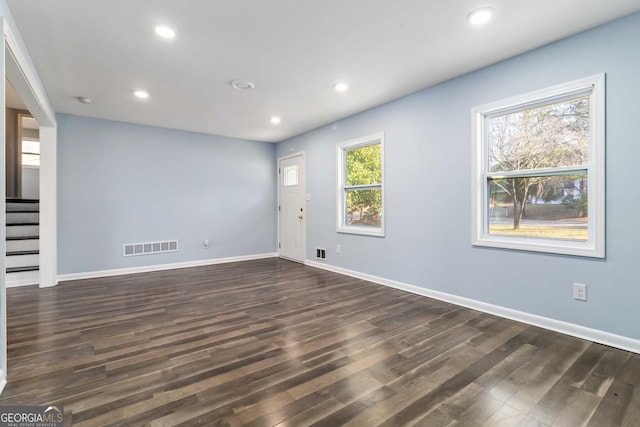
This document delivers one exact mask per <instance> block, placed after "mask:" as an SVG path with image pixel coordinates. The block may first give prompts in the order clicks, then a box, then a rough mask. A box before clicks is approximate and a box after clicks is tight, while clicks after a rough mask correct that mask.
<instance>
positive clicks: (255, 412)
mask: <svg viewBox="0 0 640 427" xmlns="http://www.w3.org/2000/svg"><path fill="white" fill-rule="evenodd" d="M7 298H8V304H7V325H8V326H7V333H8V366H9V370H8V383H7V385H6V387H5V390H4V392H3V394H2V395H1V396H0V404H1V405H14V404H15V405H17V404H19V405H49V404H58V405H62V406H64V408H65V423H66V425H73V426H85V427H86V426H101V427H102V426H108V425H117V426H143V425H144V426H154V427H159V426H188V427H191V426H194V425H206V426H261V427H262V426H265V427H266V426H269V427H271V426H279V427H285V426H286V427H291V426H295V427H298V426H311V425H314V426H330V427H334V426H341V425H344V426H361V427H373V426H389V427H396V426H411V425H414V426H429V427H433V426H453V425H460V426H462V425H464V426H482V425H484V426H550V425H563V426H564V425H566V426H573V425H589V426H594V427H601V426H610V425H616V426H617V425H621V426H622V425H625V426H626V425H630V426H635V425H640V409H638V408H640V373H639V372H640V355H637V354H632V353H629V352H625V351H622V350H617V349H612V348H609V347H606V346H602V345H599V344H593V343H590V342H587V341H584V340H580V339H577V338H573V337H567V336H564V335H562V334H559V333H557V332H552V331H546V330H542V329H539V328H536V327H532V326H528V325H524V324H521V323H518V322H513V321H510V320H507V319H502V318H499V317H496V316H493V315H490V314H486V313H481V312H478V311H474V310H469V309H466V308H462V307H458V306H455V305H453V304H449V303H445V302H442V301H436V300H432V299H429V298H424V297H420V296H416V295H413V294H409V293H405V292H402V291H399V290H395V289H391V288H387V287H384V286H380V285H376V284H373V283H369V282H366V281H362V280H359V279H355V278H352V277H348V276H343V275H340V274H337V273H332V272H328V271H322V270H318V269H314V268H310V267H306V266H304V265H301V264H297V263H292V262H289V261H285V260H281V259H276V258H273V259H264V260H256V261H248V262H242V263H229V264H220V265H212V266H203V267H194V268H189V269H177V270H167V271H160V272H151V273H143V274H131V275H124V276H116V277H108V278H94V279H86V280H77V281H70V282H66V283H61V284H60V285H58V286H57V287H55V288H47V289H38V288H37V287H22V288H10V289H8V290H7ZM611 423H613V424H611Z"/></svg>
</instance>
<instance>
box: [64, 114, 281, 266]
mask: <svg viewBox="0 0 640 427" xmlns="http://www.w3.org/2000/svg"><path fill="white" fill-rule="evenodd" d="M57 119H58V273H59V274H66V273H80V272H92V271H100V270H109V269H118V268H129V267H139V266H148V265H157V264H168V263H176V262H185V261H197V260H203V259H212V258H224V257H235V256H243V255H254V254H264V253H273V252H276V229H275V224H276V191H277V190H276V189H277V182H276V179H275V177H276V171H275V165H276V162H275V146H274V145H273V144H267V143H260V142H252V141H245V140H237V139H232V138H225V137H220V136H211V135H204V134H198V133H189V132H182V131H174V130H168V129H161V128H154V127H148V126H140V125H132V124H125V123H120V122H113V121H106V120H98V119H90V118H83V117H78V116H70V115H58V116H57ZM169 239H178V240H179V247H180V250H179V252H174V253H165V254H155V255H144V256H135V257H123V256H122V245H123V244H125V243H136V242H148V241H159V240H169ZM204 239H208V240H209V243H210V247H209V248H208V249H204V248H203V246H202V241H203V240H204Z"/></svg>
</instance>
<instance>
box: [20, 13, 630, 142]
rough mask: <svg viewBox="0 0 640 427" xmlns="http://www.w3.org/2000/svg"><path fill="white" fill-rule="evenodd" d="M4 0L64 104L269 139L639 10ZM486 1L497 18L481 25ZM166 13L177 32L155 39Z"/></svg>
mask: <svg viewBox="0 0 640 427" xmlns="http://www.w3.org/2000/svg"><path fill="white" fill-rule="evenodd" d="M8 3H9V6H10V8H11V11H12V13H13V16H14V18H15V20H16V23H17V25H18V28H19V30H20V32H21V34H22V37H23V38H24V40H25V43H26V45H27V48H28V50H29V52H30V53H31V56H32V57H33V60H34V62H35V65H36V68H37V69H38V73H39V75H40V77H41V79H42V81H43V84H44V86H45V88H46V90H47V93H48V96H49V97H50V99H51V102H52V103H53V107H54V109H55V110H56V111H57V112H62V113H70V114H77V115H81V116H90V117H99V118H105V119H111V120H119V121H124V122H132V123H140V124H147V125H155V126H162V127H168V128H175V129H182V130H190V131H197V132H204V133H210V134H218V135H225V136H233V137H238V138H247V139H253V140H259V141H269V142H277V141H281V140H284V139H286V138H289V137H292V136H295V135H298V134H300V133H303V132H306V131H309V130H311V129H314V128H316V127H319V126H322V125H326V124H330V123H332V122H334V121H337V120H339V119H342V118H344V117H347V116H350V115H353V114H355V113H358V112H361V111H364V110H367V109H369V108H372V107H374V106H377V105H380V104H383V103H385V102H388V101H391V100H393V99H397V98H400V97H402V96H404V95H407V94H409V93H412V92H415V91H417V90H420V89H423V88H425V87H429V86H432V85H434V84H437V83H439V82H442V81H445V80H448V79H451V78H453V77H455V76H459V75H461V74H464V73H467V72H470V71H472V70H476V69H478V68H482V67H484V66H487V65H489V64H492V63H495V62H497V61H500V60H502V59H505V58H508V57H511V56H514V55H516V54H519V53H522V52H525V51H528V50H531V49H533V48H536V47H538V46H542V45H544V44H547V43H550V42H553V41H555V40H559V39H561V38H564V37H567V36H569V35H572V34H575V33H577V32H580V31H583V30H586V29H588V28H591V27H594V26H597V25H599V24H602V23H605V22H608V21H611V20H613V19H616V18H619V17H622V16H624V15H628V14H631V13H633V12H637V11H640V1H638V0H527V1H525V0H485V1H483V0H455V1H453V0H270V1H265V0H189V1H185V0H91V1H87V0H56V1H51V0H30V1H25V0H8ZM481 6H491V7H493V8H494V9H495V11H496V14H495V17H494V19H493V21H492V22H491V23H490V24H488V25H486V26H484V27H482V28H472V27H471V26H470V25H469V24H467V22H466V19H465V18H466V16H467V14H468V13H469V12H470V11H471V10H474V9H476V8H478V7H481ZM157 24H167V25H170V26H172V27H174V28H175V30H176V31H177V32H178V36H177V37H176V38H175V39H174V40H171V41H167V40H161V39H159V38H158V37H157V36H156V35H155V33H154V30H153V29H154V26H155V25H157ZM232 79H245V80H250V81H252V82H253V83H255V89H253V90H250V91H244V92H240V91H237V90H234V89H232V88H231V87H230V86H229V84H228V83H229V81H230V80H232ZM338 81H344V82H347V83H348V84H349V86H350V89H349V90H348V91H347V92H346V93H342V94H340V93H337V92H335V91H334V90H333V87H332V86H333V84H334V83H336V82H338ZM138 88H144V89H147V90H148V91H149V93H150V95H151V96H150V97H149V99H147V100H144V101H140V100H137V99H134V98H133V96H132V92H133V91H134V90H135V89H138ZM79 96H83V97H89V98H92V100H93V103H92V104H90V105H83V104H80V103H78V102H77V99H76V97H79ZM273 115H277V116H280V117H281V118H282V122H281V123H280V124H279V125H277V126H276V125H272V124H270V123H269V120H268V119H269V117H270V116H273Z"/></svg>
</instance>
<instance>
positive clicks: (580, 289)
mask: <svg viewBox="0 0 640 427" xmlns="http://www.w3.org/2000/svg"><path fill="white" fill-rule="evenodd" d="M573 299H577V300H580V301H586V300H587V285H583V284H581V283H574V284H573Z"/></svg>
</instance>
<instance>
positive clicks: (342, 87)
mask: <svg viewBox="0 0 640 427" xmlns="http://www.w3.org/2000/svg"><path fill="white" fill-rule="evenodd" d="M333 88H334V89H335V90H336V91H338V92H345V91H346V90H347V89H349V85H348V84H346V83H342V82H341V83H336V84H334V85H333Z"/></svg>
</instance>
